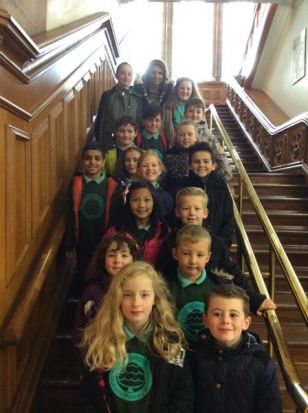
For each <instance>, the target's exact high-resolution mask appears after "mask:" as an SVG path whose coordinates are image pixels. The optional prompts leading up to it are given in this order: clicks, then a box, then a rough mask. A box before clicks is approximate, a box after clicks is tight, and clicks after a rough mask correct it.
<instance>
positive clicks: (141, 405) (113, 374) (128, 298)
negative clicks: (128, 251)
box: [82, 261, 193, 413]
mask: <svg viewBox="0 0 308 413" xmlns="http://www.w3.org/2000/svg"><path fill="white" fill-rule="evenodd" d="M173 310H174V309H173V307H172V305H171V303H170V297H169V292H168V289H167V287H166V284H165V282H164V281H163V279H162V277H161V276H160V275H159V274H158V273H157V272H156V271H155V270H154V269H153V267H152V266H151V265H150V264H148V263H145V262H141V261H136V262H134V263H132V264H130V265H128V266H126V267H125V268H124V269H123V270H122V271H120V273H119V274H118V275H117V277H114V279H113V281H112V283H111V285H110V288H109V290H108V293H107V294H106V296H105V299H104V302H103V304H102V306H101V308H100V309H99V311H98V313H97V316H96V318H95V319H94V320H93V322H92V323H91V324H90V325H89V326H88V327H87V328H86V329H85V331H84V335H83V340H82V346H83V348H84V351H85V357H84V361H85V366H86V367H87V369H88V373H87V374H86V375H85V376H84V379H83V383H82V390H83V391H82V394H83V399H84V404H86V405H87V407H88V408H92V410H91V411H95V412H110V411H112V413H128V412H142V413H148V412H167V411H168V413H176V412H182V413H186V412H187V413H190V412H192V408H193V389H192V381H191V375H190V371H189V368H188V366H187V364H186V361H185V351H184V350H183V346H184V344H185V341H184V336H183V332H182V331H181V329H180V327H179V325H178V323H177V322H176V320H175V318H174V315H173V314H174V313H173Z"/></svg>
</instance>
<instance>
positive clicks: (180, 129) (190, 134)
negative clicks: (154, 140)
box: [164, 120, 198, 196]
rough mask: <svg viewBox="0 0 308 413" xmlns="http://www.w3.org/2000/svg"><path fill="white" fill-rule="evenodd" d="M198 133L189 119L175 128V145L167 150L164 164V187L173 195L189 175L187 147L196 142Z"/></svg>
mask: <svg viewBox="0 0 308 413" xmlns="http://www.w3.org/2000/svg"><path fill="white" fill-rule="evenodd" d="M197 139H198V134H197V129H196V127H195V124H194V122H193V121H191V120H184V121H183V122H181V123H180V124H179V125H178V126H177V127H176V130H175V145H174V146H173V147H172V148H171V149H169V150H168V151H167V153H166V154H165V157H164V164H165V166H166V168H167V171H168V175H167V182H166V189H167V190H168V192H169V193H170V194H171V195H173V196H175V193H176V191H177V190H178V189H179V188H180V187H181V182H182V179H183V178H185V177H188V175H189V163H188V149H189V148H190V147H191V146H192V145H194V144H195V143H196V142H197Z"/></svg>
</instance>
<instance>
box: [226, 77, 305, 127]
mask: <svg viewBox="0 0 308 413" xmlns="http://www.w3.org/2000/svg"><path fill="white" fill-rule="evenodd" d="M229 86H230V87H231V88H232V89H234V91H235V92H236V93H237V95H238V96H240V98H241V99H242V101H243V102H244V103H245V105H246V106H247V108H249V109H250V110H251V112H253V114H254V116H255V117H256V119H257V120H258V121H259V122H260V123H261V125H262V126H263V127H264V128H265V129H266V131H267V132H268V133H269V134H270V135H275V134H278V133H281V132H284V131H285V130H286V129H289V128H291V127H293V126H296V125H298V124H299V123H304V124H305V125H307V126H308V112H303V113H301V114H299V115H298V116H295V117H294V118H292V119H290V120H288V121H287V122H285V123H283V124H282V125H279V126H275V125H273V124H272V123H271V122H270V120H269V119H268V118H267V117H266V116H265V115H264V113H263V112H262V111H261V110H260V109H259V107H258V106H257V105H256V104H255V103H254V102H253V100H252V99H251V98H250V97H249V96H248V95H247V93H246V92H245V90H244V89H243V88H242V87H241V86H240V85H239V84H238V82H237V81H236V79H234V78H233V79H231V80H230V82H229Z"/></svg>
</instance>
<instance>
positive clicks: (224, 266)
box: [156, 230, 266, 313]
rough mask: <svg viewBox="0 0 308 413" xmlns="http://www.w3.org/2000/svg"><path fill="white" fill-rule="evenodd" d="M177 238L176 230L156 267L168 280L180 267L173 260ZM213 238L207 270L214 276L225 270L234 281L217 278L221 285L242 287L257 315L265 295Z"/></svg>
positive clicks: (223, 244) (219, 238)
mask: <svg viewBox="0 0 308 413" xmlns="http://www.w3.org/2000/svg"><path fill="white" fill-rule="evenodd" d="M175 237H176V231H175V230H174V231H172V232H171V233H170V235H169V236H168V238H167V239H166V240H165V241H164V243H163V245H162V247H161V249H160V253H159V257H158V261H157V265H156V267H157V269H158V271H160V272H161V273H162V274H163V276H164V277H165V278H166V279H167V280H168V279H169V278H170V277H172V276H173V275H174V274H175V273H176V271H177V266H178V263H177V261H176V260H175V259H174V258H173V256H172V253H171V250H172V248H174V247H175ZM211 238H212V246H211V258H210V260H209V262H208V263H207V264H206V267H205V269H206V270H207V271H209V272H211V273H214V274H215V273H217V271H219V270H223V272H224V273H227V274H230V275H232V276H233V279H232V280H230V281H228V280H226V279H225V278H224V277H215V279H216V280H220V283H223V282H226V281H228V282H231V281H232V282H234V284H236V285H238V286H239V287H242V288H243V289H244V290H245V291H246V292H247V294H248V296H249V301H250V309H251V311H252V312H253V313H256V312H257V310H258V308H259V307H260V305H261V303H262V302H263V301H264V300H265V298H266V297H265V295H263V294H260V293H258V292H256V291H255V290H254V289H253V287H252V286H251V284H250V282H249V279H248V278H247V277H245V276H244V275H243V273H242V271H241V269H240V267H239V266H238V265H237V264H236V263H235V262H234V261H232V258H231V256H230V252H229V250H228V248H227V247H226V244H225V242H224V240H223V239H222V238H221V237H218V236H217V235H213V234H211Z"/></svg>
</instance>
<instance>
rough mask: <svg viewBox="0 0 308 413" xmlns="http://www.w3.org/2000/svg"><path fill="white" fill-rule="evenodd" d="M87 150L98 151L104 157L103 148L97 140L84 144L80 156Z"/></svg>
mask: <svg viewBox="0 0 308 413" xmlns="http://www.w3.org/2000/svg"><path fill="white" fill-rule="evenodd" d="M87 151H100V152H101V154H102V156H103V158H105V154H104V149H103V147H102V145H101V144H100V143H99V142H91V143H88V144H87V145H85V146H84V148H83V150H82V152H81V156H83V155H84V154H85V152H87Z"/></svg>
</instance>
